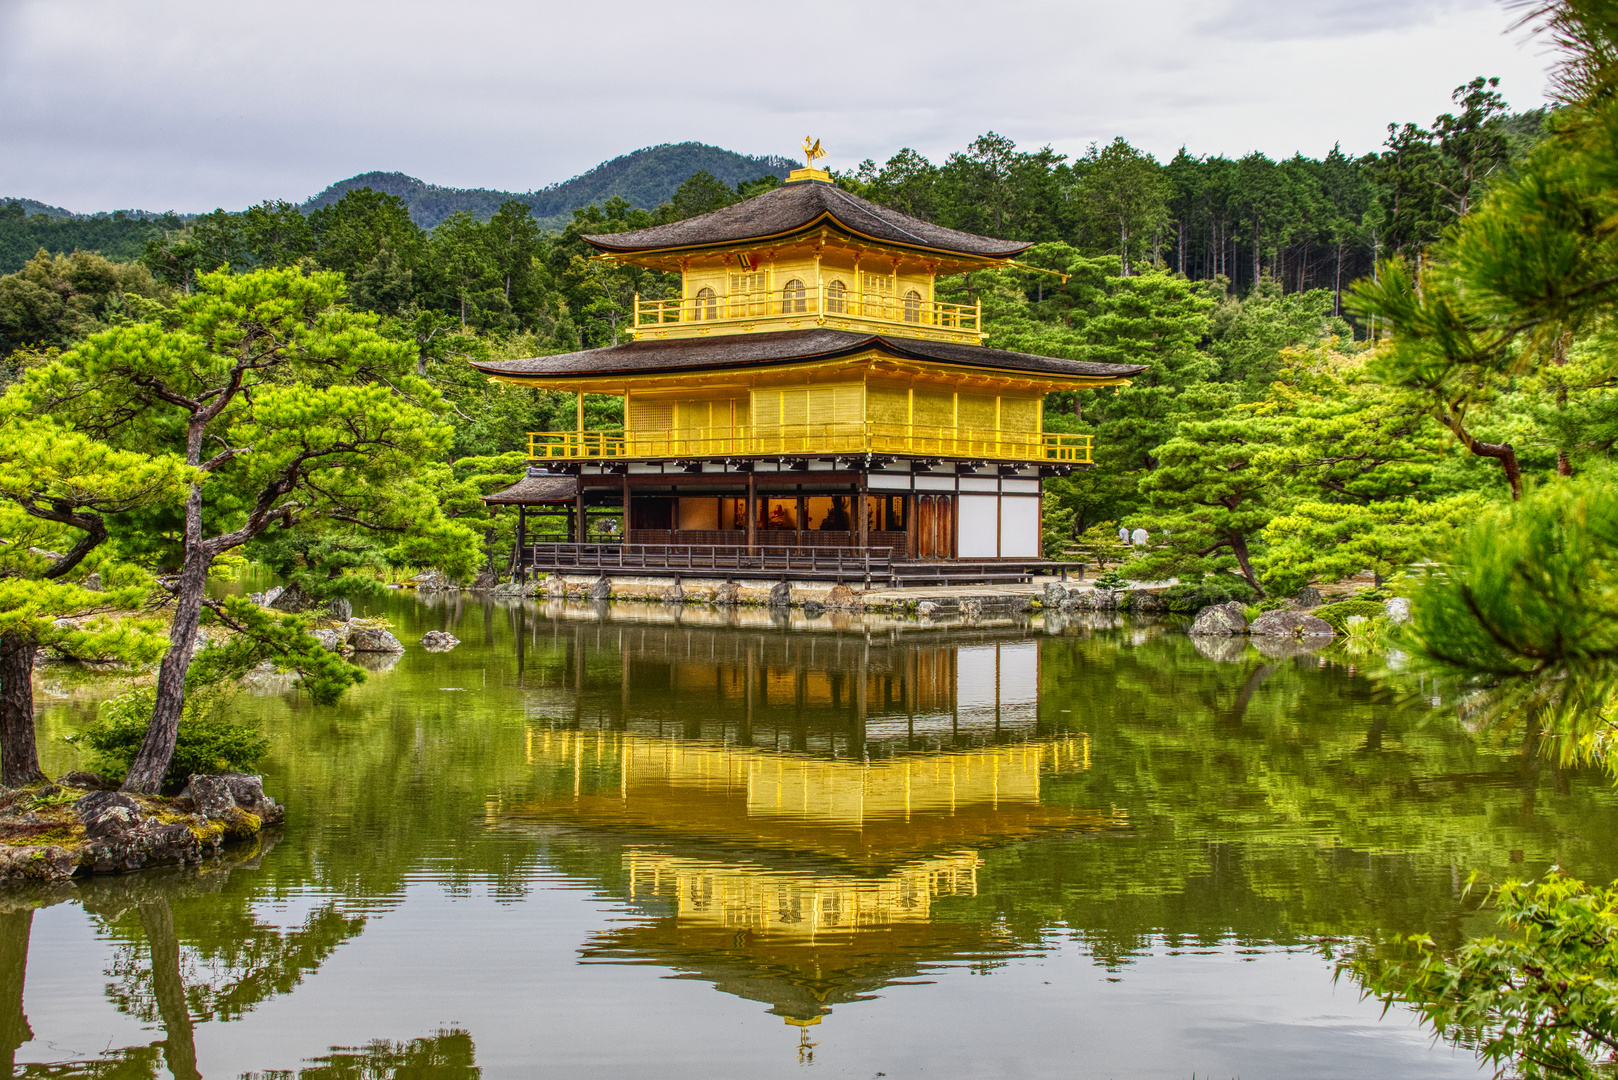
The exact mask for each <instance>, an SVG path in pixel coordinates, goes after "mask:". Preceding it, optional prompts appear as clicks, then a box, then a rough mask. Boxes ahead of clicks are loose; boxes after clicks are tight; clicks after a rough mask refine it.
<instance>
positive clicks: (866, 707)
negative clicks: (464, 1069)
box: [491, 626, 1127, 1026]
mask: <svg viewBox="0 0 1618 1080" xmlns="http://www.w3.org/2000/svg"><path fill="white" fill-rule="evenodd" d="M561 632H562V633H563V634H564V635H565V634H567V633H569V629H568V628H564V629H563V631H561ZM571 635H572V637H571V640H570V641H569V640H561V639H559V640H558V641H557V642H556V643H555V646H554V647H555V648H557V649H560V650H561V651H562V652H568V651H570V650H572V649H575V648H576V649H578V650H580V651H579V652H578V654H577V655H576V656H572V657H571V658H570V659H569V662H568V664H567V665H566V666H565V668H563V669H554V670H552V671H551V672H550V673H549V675H548V676H546V677H544V678H541V679H539V680H537V681H539V682H540V683H541V685H540V686H539V687H536V688H535V690H536V694H537V697H536V700H535V703H534V706H533V707H532V709H531V712H532V713H533V714H535V719H534V720H533V721H531V722H530V725H529V730H528V754H529V759H530V761H531V762H532V763H533V764H534V765H535V766H536V769H537V770H538V771H539V772H541V773H544V774H547V775H549V776H550V777H551V778H552V786H551V788H550V790H549V792H548V793H545V794H541V795H539V796H538V797H537V798H535V799H534V800H533V801H532V802H530V803H527V804H524V805H521V806H500V807H491V824H500V825H504V826H506V827H522V826H523V825H527V824H534V825H537V824H541V823H543V824H544V825H546V826H555V825H558V824H565V825H570V826H574V827H576V828H578V829H580V830H581V831H582V832H583V833H584V834H585V835H587V836H589V837H590V838H591V842H592V843H593V844H596V845H603V846H615V847H617V849H618V851H619V857H620V860H621V868H620V869H621V873H620V875H619V876H618V877H616V878H615V879H614V880H613V881H611V882H607V881H603V884H604V885H606V886H607V887H608V888H609V891H611V892H613V893H615V894H617V895H619V896H620V897H621V898H622V899H623V900H624V901H626V902H627V903H628V904H629V905H630V907H631V910H633V911H635V912H636V913H637V915H638V916H639V917H637V918H633V919H629V920H625V921H623V922H620V923H615V924H614V925H613V926H612V927H611V928H609V929H607V930H605V931H603V932H602V933H600V934H598V935H596V936H595V937H594V938H592V940H590V941H589V942H587V943H586V944H585V946H584V948H583V950H582V955H583V956H584V958H585V960H586V961H587V962H607V963H633V964H648V965H655V966H660V967H665V968H669V969H672V970H673V971H675V972H676V973H677V975H676V977H678V978H690V979H698V980H701V981H705V982H708V983H710V984H711V985H713V986H714V987H715V988H717V989H719V990H721V991H724V992H725V993H729V994H734V995H736V996H739V997H742V998H745V999H748V1000H753V1001H759V1002H763V1003H766V1004H768V1005H769V1006H770V1011H771V1012H773V1013H775V1014H777V1015H780V1016H782V1017H783V1018H785V1019H786V1021H787V1022H788V1023H790V1024H795V1025H799V1026H806V1025H811V1024H816V1023H819V1021H820V1019H821V1018H822V1017H824V1016H826V1015H827V1014H829V1013H830V1012H831V1010H832V1007H833V1006H834V1005H837V1004H839V1003H845V1002H852V1001H858V1000H862V999H866V998H868V997H870V996H871V995H873V994H875V993H877V992H879V991H881V990H882V989H883V988H884V987H886V986H889V985H892V984H894V983H896V982H907V981H915V980H917V979H925V977H926V975H927V972H928V971H929V970H932V969H934V968H936V967H937V966H939V965H945V964H959V963H974V962H975V963H983V962H998V961H1000V960H1004V959H1006V958H1008V957H1009V956H1012V955H1015V953H1016V951H1017V946H1016V944H1015V942H1014V941H1013V940H1012V939H1011V938H1010V936H1009V935H1008V934H1007V933H1006V932H1005V931H1004V929H1003V928H1001V927H1000V926H999V925H998V924H997V923H996V922H995V921H994V920H992V919H985V918H979V917H974V913H973V912H972V910H971V904H972V898H974V897H976V896H977V892H978V878H977V875H978V868H979V866H980V859H979V855H978V852H979V851H980V850H981V849H983V848H985V847H990V846H997V845H1002V844H1006V843H1011V842H1015V841H1017V840H1021V839H1027V838H1030V837H1033V836H1036V835H1048V834H1053V833H1069V834H1071V833H1091V834H1095V833H1102V832H1110V831H1115V830H1119V829H1121V828H1124V827H1126V826H1127V822H1126V821H1125V820H1123V818H1122V817H1121V815H1119V814H1117V813H1116V812H1114V811H1112V810H1110V809H1109V810H1105V811H1098V812H1090V811H1083V810H1074V809H1072V808H1069V807H1065V806H1059V805H1053V804H1049V803H1047V802H1046V801H1045V800H1044V799H1043V798H1042V792H1043V788H1044V786H1045V784H1046V783H1047V781H1048V780H1049V779H1051V778H1052V777H1055V776H1060V775H1063V774H1071V773H1077V772H1083V771H1085V770H1087V769H1088V768H1089V765H1090V754H1091V747H1090V740H1089V738H1088V736H1087V735H1084V734H1081V733H1071V732H1070V733H1062V734H1057V733H1051V732H1046V731H1042V729H1041V727H1040V721H1039V714H1038V671H1039V662H1038V649H1039V643H1038V642H1037V641H1030V640H1028V639H1026V638H1023V637H1015V636H1011V635H1006V636H1005V637H1004V638H1003V639H1002V640H994V639H993V638H992V636H991V635H983V634H972V633H967V634H962V635H960V636H959V637H950V636H944V635H932V636H930V637H929V638H927V639H926V640H921V641H901V640H886V641H885V640H882V639H876V640H866V639H865V638H863V637H860V636H847V637H842V638H833V637H830V636H821V637H819V638H818V639H814V638H812V637H811V636H810V635H793V636H791V637H786V636H784V635H770V634H760V633H747V632H739V631H730V632H727V631H700V630H699V631H689V630H682V629H667V628H655V627H654V628H644V627H629V628H619V627H612V626H606V627H597V628H595V629H594V630H592V629H590V628H588V627H583V626H575V627H572V628H571ZM612 654H616V655H612ZM614 660H615V661H617V663H618V665H619V666H618V670H617V671H613V670H612V664H611V661H614ZM596 673H601V678H602V679H605V678H606V675H607V674H608V673H611V674H613V675H616V676H617V679H618V680H619V681H618V683H617V685H614V686H613V687H612V688H611V689H612V691H613V692H615V693H618V694H619V695H620V697H621V700H620V701H618V702H612V701H610V700H608V695H607V694H606V693H605V692H604V691H605V690H606V688H605V687H597V686H596V679H595V678H594V676H595V674H596ZM570 696H571V700H570ZM570 706H571V707H572V709H573V715H572V716H568V715H567V713H566V710H567V709H568V707H570ZM952 905H953V909H952Z"/></svg>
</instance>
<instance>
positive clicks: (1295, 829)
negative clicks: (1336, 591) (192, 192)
mask: <svg viewBox="0 0 1618 1080" xmlns="http://www.w3.org/2000/svg"><path fill="white" fill-rule="evenodd" d="M370 611H371V613H373V614H382V615H385V616H387V617H388V618H389V619H391V620H392V622H393V625H394V628H395V631H396V632H397V633H398V635H399V637H400V638H401V639H402V640H404V641H405V642H406V644H407V645H408V646H409V651H408V652H407V653H406V654H405V655H404V656H403V657H401V658H399V659H398V660H397V662H396V663H394V664H392V666H391V667H385V666H384V668H383V669H381V670H377V671H375V672H374V673H373V674H372V676H371V678H370V679H369V680H368V681H367V682H366V683H364V684H363V685H362V686H360V687H358V688H357V689H355V690H353V691H351V692H350V693H349V695H348V696H347V697H346V698H344V700H343V701H342V702H341V703H339V704H338V705H336V706H332V707H324V708H317V707H314V706H312V705H310V704H309V702H308V700H307V698H304V697H301V696H299V695H298V694H297V692H296V690H295V689H294V688H292V687H289V686H286V685H283V684H280V683H278V682H277V680H275V679H274V678H268V679H265V680H262V681H261V683H260V685H258V686H257V687H256V688H255V689H254V690H253V691H251V692H249V693H245V694H243V695H242V696H240V697H239V698H238V699H236V703H235V707H236V708H238V709H240V710H241V711H243V712H244V713H251V714H253V715H255V716H256V717H257V718H258V719H259V720H260V721H261V723H262V726H263V729H264V730H265V732H266V733H267V734H268V735H269V736H270V738H271V739H272V742H273V750H272V752H271V754H270V756H269V758H268V759H267V760H266V761H265V762H264V764H263V771H264V773H265V786H266V788H267V789H268V790H269V791H270V792H271V793H272V794H274V795H275V796H276V797H277V798H279V799H281V800H283V801H284V802H285V803H286V805H287V808H288V823H287V825H286V827H285V828H284V830H282V833H281V835H280V836H279V837H271V838H266V840H265V842H264V843H263V844H262V846H261V848H259V849H257V850H243V851H237V852H235V853H234V854H233V855H232V858H231V859H230V860H228V861H227V863H228V864H227V865H225V866H222V867H212V868H205V869H203V870H201V871H198V870H196V869H191V870H184V871H175V870H167V871H152V872H148V873H144V874H136V875H128V876H124V877H118V878H103V879H95V880H90V881H85V882H80V883H76V884H75V885H73V886H71V887H68V888H65V889H63V890H62V891H60V892H57V893H51V894H48V895H47V894H40V895H35V896H32V897H30V896H28V895H14V896H10V897H9V898H3V899H0V1051H3V1053H4V1056H5V1057H6V1059H8V1060H9V1061H11V1062H12V1063H13V1065H12V1072H13V1073H14V1074H26V1075H30V1076H40V1077H46V1076H49V1077H63V1076H76V1075H81V1074H82V1075H96V1076H105V1077H123V1076H131V1077H134V1076H148V1075H151V1076H161V1075H166V1074H170V1075H173V1076H175V1077H177V1078H190V1077H195V1076H208V1077H236V1076H245V1075H255V1076H265V1077H268V1076H271V1075H275V1076H292V1075H295V1074H296V1075H301V1076H304V1077H316V1076H319V1077H327V1076H330V1077H362V1076H363V1077H394V1076H396V1077H406V1076H409V1077H434V1078H440V1080H447V1078H454V1077H463V1076H465V1077H470V1076H472V1075H474V1074H475V1073H481V1074H482V1075H485V1076H490V1077H493V1076H555V1077H684V1076H692V1077H776V1076H787V1075H797V1074H803V1073H805V1072H806V1071H807V1074H808V1075H814V1074H817V1073H818V1074H830V1075H838V1076H861V1077H877V1076H886V1077H893V1078H898V1077H909V1076H922V1075H928V1076H962V1077H1063V1078H1089V1077H1096V1078H1105V1077H1173V1078H1183V1080H1186V1078H1190V1077H1192V1076H1193V1075H1195V1076H1198V1077H1214V1078H1224V1077H1236V1076H1239V1077H1243V1078H1246V1080H1260V1078H1270V1077H1274V1078H1299V1077H1449V1076H1476V1075H1478V1074H1479V1072H1480V1070H1479V1067H1478V1064H1477V1061H1476V1059H1475V1058H1474V1056H1473V1055H1472V1054H1470V1053H1469V1052H1467V1051H1465V1050H1459V1049H1456V1048H1454V1047H1452V1046H1450V1045H1448V1044H1445V1043H1437V1044H1435V1043H1434V1042H1433V1040H1432V1038H1431V1037H1430V1035H1429V1034H1428V1033H1427V1032H1425V1031H1423V1030H1422V1029H1421V1028H1420V1027H1419V1026H1417V1025H1416V1024H1415V1023H1414V1022H1413V1020H1412V1018H1411V1016H1410V1015H1409V1014H1408V1013H1404V1012H1400V1011H1398V1010H1395V1011H1392V1012H1389V1013H1388V1014H1386V1015H1382V1011H1381V1009H1380V1006H1378V1005H1377V1004H1376V1003H1374V1002H1364V1001H1361V1000H1360V998H1359V994H1358V989H1357V987H1356V986H1355V985H1354V983H1353V982H1352V980H1350V979H1348V978H1346V977H1345V978H1343V979H1342V980H1337V981H1334V979H1333V970H1334V964H1333V961H1332V959H1331V957H1332V956H1334V955H1338V954H1339V953H1340V951H1341V950H1342V949H1344V948H1347V947H1351V946H1352V944H1353V943H1354V942H1355V941H1358V940H1361V939H1363V938H1365V937H1367V936H1372V935H1378V934H1388V933H1391V932H1413V931H1418V930H1420V931H1430V932H1431V933H1433V934H1434V935H1435V936H1436V937H1438V938H1439V939H1440V940H1442V941H1446V942H1455V941H1458V940H1461V939H1462V938H1463V937H1465V936H1467V935H1472V934H1477V933H1482V932H1486V931H1487V930H1488V928H1489V920H1488V919H1487V918H1485V917H1480V916H1479V915H1477V914H1475V909H1476V898H1475V897H1473V898H1471V899H1468V898H1467V897H1466V896H1465V895H1464V891H1465V888H1466V880H1467V878H1468V875H1470V874H1471V873H1473V872H1479V873H1481V874H1483V875H1485V877H1488V878H1494V879H1498V878H1500V877H1504V876H1506V875H1511V874H1516V875H1532V874H1537V873H1540V872H1543V871H1544V870H1545V869H1546V868H1548V867H1550V866H1552V865H1553V864H1555V865H1561V866H1563V867H1565V868H1567V869H1568V870H1570V871H1572V872H1575V873H1579V874H1582V875H1587V876H1589V877H1593V878H1598V879H1608V880H1610V879H1612V878H1614V877H1618V853H1615V850H1614V845H1613V844H1612V843H1611V838H1612V837H1613V836H1614V827H1615V825H1618V797H1615V795H1614V792H1613V788H1612V785H1611V783H1610V782H1609V781H1608V780H1607V779H1606V778H1604V777H1603V776H1600V775H1596V774H1589V773H1577V772H1567V771H1560V770H1557V769H1555V768H1553V767H1551V766H1550V765H1548V764H1547V763H1545V762H1544V761H1542V760H1541V759H1540V758H1538V757H1537V756H1535V755H1533V754H1531V753H1530V754H1524V753H1522V752H1521V749H1520V748H1519V747H1516V746H1496V745H1490V744H1484V743H1480V742H1479V741H1478V740H1477V739H1475V738H1474V737H1473V736H1472V735H1470V734H1469V733H1468V732H1467V731H1465V730H1464V729H1463V728H1462V727H1461V726H1460V725H1459V724H1458V723H1457V721H1456V720H1455V718H1454V713H1453V710H1446V709H1444V708H1434V707H1433V700H1434V692H1433V690H1432V688H1431V687H1427V686H1423V685H1421V684H1420V683H1419V682H1418V681H1416V680H1410V682H1409V683H1408V685H1397V686H1394V687H1393V688H1391V689H1382V690H1379V689H1378V688H1377V687H1376V686H1375V685H1374V684H1373V683H1372V682H1371V681H1370V680H1369V679H1368V678H1366V677H1365V675H1364V674H1363V673H1362V672H1361V671H1359V670H1357V669H1356V663H1357V661H1356V658H1355V657H1354V656H1352V655H1351V654H1349V653H1346V652H1344V651H1343V650H1342V648H1341V647H1340V646H1334V647H1332V648H1330V649H1328V650H1326V651H1324V652H1321V653H1315V654H1310V653H1301V652H1299V653H1298V654H1297V655H1290V654H1291V653H1294V652H1297V650H1295V649H1292V648H1278V649H1273V650H1272V651H1273V652H1274V653H1275V655H1266V654H1265V653H1263V652H1260V651H1259V650H1258V649H1256V648H1254V647H1252V646H1250V645H1248V644H1246V643H1245V642H1240V641H1236V642H1213V643H1209V642H1200V643H1199V642H1194V641H1193V640H1192V639H1190V638H1188V637H1187V636H1185V635H1184V633H1183V632H1179V631H1176V630H1175V629H1174V628H1172V627H1168V626H1162V625H1151V624H1142V623H1134V624H1132V623H1129V622H1127V621H1125V622H1119V621H1114V620H1110V619H1107V618H1094V619H1089V620H1082V619H1081V620H1074V621H1065V622H1063V621H1059V620H1056V619H1054V618H1053V619H1052V620H1051V621H1050V622H1049V623H1042V622H1040V621H1038V620H1028V619H1006V620H1000V621H994V620H989V621H985V622H981V623H978V624H977V625H973V626H948V625H944V626H929V625H921V624H916V623H905V622H902V621H896V620H888V619H882V618H878V617H874V616H871V617H865V618H863V619H862V618H859V617H833V616H822V617H821V618H819V619H816V620H806V619H805V618H804V617H803V616H802V615H801V614H798V613H794V614H793V615H792V616H791V617H790V619H788V618H787V617H785V616H779V617H777V618H775V619H772V617H771V616H770V615H769V614H768V613H766V612H763V611H749V610H743V611H740V612H737V613H734V614H729V615H725V614H720V613H717V612H714V611H712V610H708V609H692V610H686V611H680V612H676V611H674V610H672V609H668V608H663V607H656V606H646V607H637V606H633V605H628V606H626V605H619V606H615V607H612V608H607V607H605V606H603V607H599V608H596V607H587V606H579V605H573V606H562V605H560V604H553V605H543V604H540V605H536V604H532V603H511V604H493V603H486V602H483V601H481V600H478V599H475V598H472V597H461V598H453V597H451V598H444V597H438V598H435V599H433V600H432V601H431V602H430V601H429V598H417V597H415V596H412V595H408V594H390V595H389V596H388V597H387V598H386V599H385V600H382V601H378V602H376V603H373V604H371V605H370ZM432 629H447V630H450V631H452V632H453V633H454V634H455V635H456V636H458V637H460V638H461V639H462V640H463V642H464V644H462V645H461V646H460V647H459V648H457V649H455V650H454V651H452V652H448V653H438V654H433V653H428V652H425V651H423V650H422V649H421V648H420V647H419V646H418V645H417V642H418V641H419V640H420V638H421V635H422V634H423V633H425V632H426V631H428V630H432ZM1364 662H1365V658H1360V660H1359V661H1358V663H1360V664H1363V663H1364ZM105 692H106V691H105V688H104V687H103V686H99V685H98V684H96V683H94V682H86V681H85V680H84V679H83V678H82V677H73V676H70V675H69V674H67V673H64V672H62V671H59V670H56V669H45V670H43V671H42V672H41V675H40V678H39V683H38V688H37V693H38V700H39V702H40V705H41V709H40V719H39V726H40V729H41V741H42V744H43V750H44V756H45V757H46V759H47V768H49V769H52V770H53V771H59V770H63V769H66V768H70V767H74V766H77V765H80V764H81V762H80V761H79V759H78V758H77V756H76V754H77V751H75V750H74V748H73V747H72V746H71V745H69V744H67V743H65V742H63V741H62V739H61V736H63V735H65V734H68V733H70V732H71V731H72V730H74V729H75V728H76V727H78V726H80V725H82V724H83V723H85V722H86V721H87V720H88V719H89V718H90V717H91V716H92V715H93V712H94V708H95V701H96V699H97V695H98V694H103V693H105Z"/></svg>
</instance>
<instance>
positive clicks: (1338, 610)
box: [1309, 600, 1387, 634]
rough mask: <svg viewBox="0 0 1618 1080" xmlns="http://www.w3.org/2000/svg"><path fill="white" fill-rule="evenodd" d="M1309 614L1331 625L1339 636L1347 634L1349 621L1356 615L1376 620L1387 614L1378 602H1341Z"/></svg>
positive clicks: (1319, 608) (1316, 609)
mask: <svg viewBox="0 0 1618 1080" xmlns="http://www.w3.org/2000/svg"><path fill="white" fill-rule="evenodd" d="M1309 614H1311V615H1313V616H1315V617H1316V618H1319V619H1325V620H1326V621H1327V622H1329V623H1331V628H1332V629H1333V630H1335V631H1337V632H1338V633H1339V634H1342V633H1347V628H1348V620H1349V619H1350V618H1352V617H1353V616H1355V615H1360V616H1363V617H1364V618H1367V619H1375V618H1378V617H1379V616H1382V615H1385V614H1387V612H1386V611H1385V610H1384V609H1383V607H1382V604H1381V603H1380V602H1378V601H1376V600H1339V601H1338V602H1337V603H1335V604H1327V605H1326V606H1325V607H1318V608H1315V610H1313V611H1311V612H1310V613H1309Z"/></svg>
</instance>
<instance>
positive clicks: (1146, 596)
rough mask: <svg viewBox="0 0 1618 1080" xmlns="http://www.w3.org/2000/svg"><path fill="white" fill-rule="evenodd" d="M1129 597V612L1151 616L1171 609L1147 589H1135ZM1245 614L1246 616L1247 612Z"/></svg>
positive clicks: (1159, 597)
mask: <svg viewBox="0 0 1618 1080" xmlns="http://www.w3.org/2000/svg"><path fill="white" fill-rule="evenodd" d="M1129 596H1130V605H1129V610H1130V611H1133V612H1135V613H1137V614H1140V615H1151V614H1155V613H1157V612H1160V611H1167V610H1168V609H1169V606H1168V605H1167V604H1165V603H1164V602H1163V598H1162V597H1161V596H1159V595H1157V594H1156V593H1155V592H1147V591H1146V590H1145V589H1135V590H1132V591H1131V592H1130V594H1129ZM1243 614H1245V612H1244V613H1243Z"/></svg>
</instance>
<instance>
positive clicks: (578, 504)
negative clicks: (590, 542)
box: [573, 486, 590, 544]
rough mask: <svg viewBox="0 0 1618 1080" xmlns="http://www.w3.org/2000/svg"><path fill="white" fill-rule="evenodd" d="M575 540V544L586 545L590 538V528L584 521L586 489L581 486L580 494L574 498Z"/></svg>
mask: <svg viewBox="0 0 1618 1080" xmlns="http://www.w3.org/2000/svg"><path fill="white" fill-rule="evenodd" d="M573 513H574V517H573V521H574V526H573V540H574V542H575V543H580V544H582V543H584V542H585V540H586V539H588V537H589V531H590V527H589V525H588V524H587V523H586V522H585V520H584V488H583V487H582V486H580V488H579V493H578V494H577V495H575V496H574V498H573Z"/></svg>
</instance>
